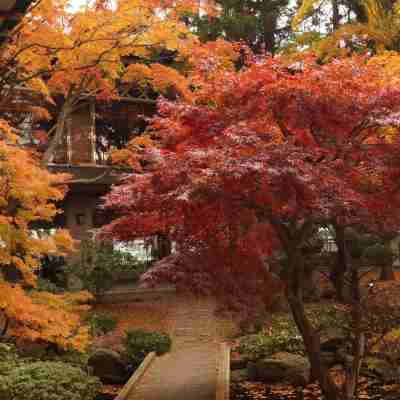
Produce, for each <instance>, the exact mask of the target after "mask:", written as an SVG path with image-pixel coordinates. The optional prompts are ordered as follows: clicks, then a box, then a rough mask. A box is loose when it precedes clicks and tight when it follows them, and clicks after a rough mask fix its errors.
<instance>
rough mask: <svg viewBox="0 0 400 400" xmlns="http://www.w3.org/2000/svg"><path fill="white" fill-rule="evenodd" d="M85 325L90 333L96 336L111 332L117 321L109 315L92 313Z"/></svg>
mask: <svg viewBox="0 0 400 400" xmlns="http://www.w3.org/2000/svg"><path fill="white" fill-rule="evenodd" d="M87 323H88V325H89V329H90V333H91V334H92V335H93V336H96V335H102V334H106V333H108V332H111V331H113V330H114V329H115V328H116V326H117V323H118V321H117V320H116V319H115V318H114V317H113V316H112V315H111V314H109V313H104V312H93V313H90V314H89V315H88V317H87Z"/></svg>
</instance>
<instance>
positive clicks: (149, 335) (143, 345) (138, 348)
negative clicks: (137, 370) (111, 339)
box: [124, 329, 172, 367]
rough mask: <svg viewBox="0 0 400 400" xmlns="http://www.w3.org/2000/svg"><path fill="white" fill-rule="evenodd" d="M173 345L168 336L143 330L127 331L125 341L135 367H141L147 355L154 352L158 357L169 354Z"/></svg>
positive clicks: (128, 355)
mask: <svg viewBox="0 0 400 400" xmlns="http://www.w3.org/2000/svg"><path fill="white" fill-rule="evenodd" d="M171 344H172V341H171V338H170V337H169V335H168V334H166V333H163V332H147V331H144V330H141V329H138V330H129V331H127V332H126V336H125V339H124V345H125V351H126V355H127V357H128V358H129V360H130V362H131V363H132V364H133V366H134V367H137V366H139V364H140V363H141V362H142V361H143V360H144V358H145V357H146V355H147V354H148V353H150V352H152V351H155V352H156V353H157V355H161V354H164V353H167V352H168V351H169V350H170V348H171Z"/></svg>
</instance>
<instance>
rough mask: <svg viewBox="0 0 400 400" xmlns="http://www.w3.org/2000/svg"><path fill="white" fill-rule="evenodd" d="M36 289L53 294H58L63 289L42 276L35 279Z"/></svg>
mask: <svg viewBox="0 0 400 400" xmlns="http://www.w3.org/2000/svg"><path fill="white" fill-rule="evenodd" d="M36 290H39V291H40V292H49V293H54V294H60V293H63V292H64V291H65V290H64V289H63V288H61V287H59V286H57V285H56V284H55V283H53V282H51V281H49V280H48V279H44V278H39V279H38V280H37V287H36Z"/></svg>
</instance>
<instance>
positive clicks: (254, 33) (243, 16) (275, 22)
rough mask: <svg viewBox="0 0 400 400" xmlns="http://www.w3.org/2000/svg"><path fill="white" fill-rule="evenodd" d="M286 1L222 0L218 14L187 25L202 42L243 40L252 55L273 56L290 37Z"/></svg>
mask: <svg viewBox="0 0 400 400" xmlns="http://www.w3.org/2000/svg"><path fill="white" fill-rule="evenodd" d="M288 4H289V2H288V1H287V0H264V1H252V0H222V1H219V2H218V6H219V8H220V12H219V13H218V14H217V15H215V16H212V17H211V18H210V16H209V15H197V16H195V17H193V18H192V20H191V21H190V22H189V23H190V24H191V25H192V26H194V27H195V31H196V33H197V34H198V35H199V36H200V38H201V39H202V40H203V41H207V40H215V39H217V38H224V39H225V40H228V41H236V42H239V41H242V42H244V43H245V44H246V45H247V46H249V47H250V48H251V49H252V50H253V51H254V52H256V53H259V52H269V53H275V52H276V50H277V49H278V48H279V45H280V43H281V41H284V40H285V39H286V38H287V37H288V35H289V34H290V25H289V22H290V13H291V11H290V9H289V7H288Z"/></svg>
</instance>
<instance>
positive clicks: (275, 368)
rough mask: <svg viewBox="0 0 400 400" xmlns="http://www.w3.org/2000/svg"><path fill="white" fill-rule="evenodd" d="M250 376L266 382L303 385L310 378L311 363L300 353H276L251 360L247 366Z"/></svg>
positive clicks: (252, 378)
mask: <svg viewBox="0 0 400 400" xmlns="http://www.w3.org/2000/svg"><path fill="white" fill-rule="evenodd" d="M247 370H248V374H249V378H250V379H251V380H260V381H264V382H280V381H285V382H289V383H291V384H293V385H295V386H303V385H306V384H307V383H308V381H309V380H310V363H309V361H308V360H307V359H306V358H305V357H303V356H300V355H297V354H291V353H285V352H280V353H275V354H274V355H272V356H271V357H268V358H264V359H262V360H258V361H256V362H249V363H248V366H247Z"/></svg>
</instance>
